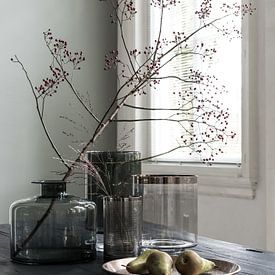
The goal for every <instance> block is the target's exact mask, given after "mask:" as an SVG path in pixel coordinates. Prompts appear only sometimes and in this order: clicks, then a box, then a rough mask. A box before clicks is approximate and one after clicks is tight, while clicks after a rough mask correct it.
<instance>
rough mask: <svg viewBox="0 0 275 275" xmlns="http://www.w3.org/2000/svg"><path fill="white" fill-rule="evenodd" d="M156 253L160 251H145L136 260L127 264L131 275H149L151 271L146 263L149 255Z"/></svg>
mask: <svg viewBox="0 0 275 275" xmlns="http://www.w3.org/2000/svg"><path fill="white" fill-rule="evenodd" d="M156 251H158V250H156V249H148V250H145V251H143V253H141V254H140V255H139V256H138V257H137V258H136V259H134V260H133V261H131V262H129V263H128V264H127V266H126V270H127V271H128V272H130V273H135V274H149V270H148V269H147V266H146V261H147V258H148V257H149V255H150V254H152V253H153V252H156Z"/></svg>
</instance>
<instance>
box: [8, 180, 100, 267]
mask: <svg viewBox="0 0 275 275" xmlns="http://www.w3.org/2000/svg"><path fill="white" fill-rule="evenodd" d="M33 183H38V184H41V195H40V196H35V197H33V198H28V199H23V200H19V201H15V202H14V203H13V204H12V205H11V206H10V225H11V250H10V251H11V259H12V260H13V261H15V262H19V263H25V264H52V263H66V262H69V263H71V262H82V261H89V260H91V259H94V258H95V257H96V249H95V246H96V206H95V204H94V203H93V202H91V201H88V200H85V199H80V198H78V197H75V196H72V195H68V194H67V193H66V182H64V181H58V180H52V181H37V182H33Z"/></svg>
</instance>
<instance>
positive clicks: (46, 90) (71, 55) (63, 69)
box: [35, 29, 85, 96]
mask: <svg viewBox="0 0 275 275" xmlns="http://www.w3.org/2000/svg"><path fill="white" fill-rule="evenodd" d="M43 34H44V41H45V43H46V45H47V47H48V49H49V51H50V54H51V55H52V57H53V62H52V64H51V66H50V67H49V69H50V71H51V76H50V77H46V78H44V79H42V83H41V84H40V85H38V86H36V87H35V89H36V91H37V92H38V93H39V94H42V95H46V96H48V95H49V96H51V95H53V94H54V93H56V92H57V90H58V87H59V85H60V83H62V82H64V81H65V80H66V79H67V77H68V76H69V73H68V69H69V70H80V63H81V62H83V61H85V57H84V55H83V52H82V51H79V52H71V51H70V50H69V49H68V43H67V42H66V41H65V40H62V39H56V38H54V37H53V35H52V32H51V30H50V29H49V30H47V31H46V32H44V33H43Z"/></svg>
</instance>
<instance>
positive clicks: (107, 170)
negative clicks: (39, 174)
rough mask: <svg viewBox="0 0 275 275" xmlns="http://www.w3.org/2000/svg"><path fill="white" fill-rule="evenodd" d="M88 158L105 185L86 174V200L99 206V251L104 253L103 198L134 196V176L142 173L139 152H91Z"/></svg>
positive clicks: (88, 153)
mask: <svg viewBox="0 0 275 275" xmlns="http://www.w3.org/2000/svg"><path fill="white" fill-rule="evenodd" d="M87 158H88V160H89V161H90V162H91V163H92V165H93V166H94V167H95V169H96V170H97V172H98V174H99V176H100V177H101V180H102V182H103V184H104V188H102V186H101V184H99V182H98V178H97V177H96V176H95V175H91V174H89V173H86V198H88V199H89V200H92V201H94V202H95V203H96V205H97V233H98V234H97V250H98V251H103V197H104V196H118V197H123V196H124V197H127V196H131V195H133V190H132V187H133V178H132V176H133V175H137V174H140V173H141V162H140V161H138V160H139V159H140V153H139V152H137V151H89V152H87Z"/></svg>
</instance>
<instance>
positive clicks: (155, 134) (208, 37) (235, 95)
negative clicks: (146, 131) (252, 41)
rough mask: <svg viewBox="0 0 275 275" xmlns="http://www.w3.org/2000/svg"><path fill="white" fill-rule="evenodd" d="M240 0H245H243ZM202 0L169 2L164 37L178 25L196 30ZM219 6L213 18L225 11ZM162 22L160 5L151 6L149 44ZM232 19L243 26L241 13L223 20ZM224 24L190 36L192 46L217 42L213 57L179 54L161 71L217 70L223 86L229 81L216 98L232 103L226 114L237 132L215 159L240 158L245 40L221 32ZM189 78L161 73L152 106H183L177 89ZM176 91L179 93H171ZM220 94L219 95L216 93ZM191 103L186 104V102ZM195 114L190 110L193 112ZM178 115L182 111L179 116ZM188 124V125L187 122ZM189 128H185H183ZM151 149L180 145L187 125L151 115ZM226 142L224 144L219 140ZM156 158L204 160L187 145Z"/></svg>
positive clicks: (183, 74) (179, 73)
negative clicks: (197, 11)
mask: <svg viewBox="0 0 275 275" xmlns="http://www.w3.org/2000/svg"><path fill="white" fill-rule="evenodd" d="M236 2H237V1H236V0H227V1H226V3H227V4H233V3H236ZM239 2H241V1H240V0H239ZM200 4H201V1H199V0H192V1H180V3H179V4H177V6H176V7H171V8H170V9H169V10H168V9H165V12H164V17H163V27H162V37H163V38H164V37H165V38H167V39H168V40H169V39H171V38H172V36H173V32H174V31H179V32H184V33H185V34H189V33H191V32H192V31H194V30H195V29H196V28H197V27H198V26H200V24H201V22H200V20H199V19H198V17H197V15H195V11H196V10H198V9H199V5H200ZM220 4H221V2H220V1H219V0H212V6H213V7H219V6H220ZM220 12H221V11H220V9H219V8H217V9H215V8H214V9H213V10H212V13H211V16H210V19H209V20H211V18H212V19H214V18H218V17H220V16H221V13H220ZM159 24H160V9H159V8H156V7H153V6H151V8H150V28H149V33H150V40H151V44H152V43H154V41H155V39H156V38H157V37H158V35H159ZM226 24H230V25H232V24H234V25H236V26H237V27H238V28H239V29H240V28H241V19H240V18H239V17H235V16H231V17H230V19H226V20H224V21H222V25H226ZM219 27H221V24H217V26H216V28H215V27H209V28H205V29H203V30H202V31H200V32H199V33H197V34H196V35H195V37H194V39H193V40H192V41H189V46H190V48H192V47H193V46H195V45H198V44H201V43H203V44H206V45H207V46H206V47H207V48H215V49H216V54H215V55H214V56H213V59H212V60H209V61H206V62H203V61H202V59H201V57H200V56H197V55H181V56H179V57H178V58H175V59H174V60H173V62H170V63H169V65H168V66H165V67H164V68H165V69H164V70H163V71H162V73H161V76H164V77H165V76H171V75H174V76H177V77H180V78H187V76H188V74H189V72H190V69H193V70H197V69H198V70H200V71H202V72H204V73H207V74H209V75H215V76H216V77H217V79H218V84H219V85H220V86H223V85H224V86H225V87H226V90H227V91H228V93H223V94H222V95H215V97H216V98H215V100H219V101H220V102H221V103H223V104H224V105H223V108H225V109H226V108H227V107H228V108H229V113H230V117H229V120H228V124H229V129H231V130H233V131H234V132H235V133H236V137H235V138H234V139H229V140H228V144H227V145H226V146H225V147H222V150H223V151H224V153H223V154H219V155H218V156H216V157H215V161H214V162H216V163H241V99H242V97H241V89H242V78H241V76H242V73H241V70H242V68H241V64H242V61H241V53H242V49H241V47H242V43H241V39H232V40H231V41H229V39H228V37H225V36H223V35H222V34H221V32H218V28H219ZM189 86H190V84H189V83H185V82H182V81H178V80H177V79H171V78H167V79H163V80H162V81H161V84H159V85H158V86H157V90H152V91H151V99H150V102H151V103H150V104H151V108H156V109H161V108H169V109H174V108H177V107H179V105H178V104H179V103H178V98H177V97H178V94H180V91H186V90H188V89H189ZM173 91H174V92H175V93H173ZM218 97H220V98H218ZM186 106H188V105H186ZM172 114H174V112H173V113H172V112H171V111H151V117H152V118H153V119H157V118H175V117H173V116H172ZM190 116H192V114H190ZM178 118H179V117H178ZM184 127H188V125H187V124H186V125H184ZM186 130H187V131H189V130H190V131H191V129H188V128H185V129H184V131H185V132H186ZM150 131H151V132H150V136H151V144H150V150H151V155H157V154H160V153H162V152H165V151H169V150H171V149H172V148H175V147H177V146H178V145H179V143H180V139H181V137H182V135H183V126H182V125H181V126H180V125H179V124H178V123H177V122H167V121H153V122H151V125H150ZM218 146H222V145H218ZM156 160H158V161H168V162H169V161H180V162H200V161H201V159H200V157H199V156H198V155H195V154H192V155H190V154H189V151H185V150H183V149H179V150H177V151H173V152H172V153H170V154H165V155H162V156H160V157H157V158H156Z"/></svg>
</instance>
